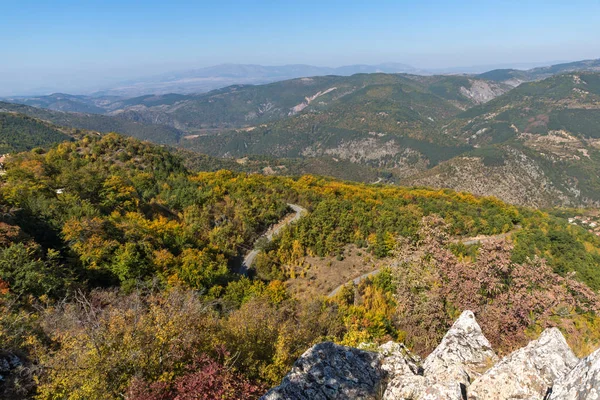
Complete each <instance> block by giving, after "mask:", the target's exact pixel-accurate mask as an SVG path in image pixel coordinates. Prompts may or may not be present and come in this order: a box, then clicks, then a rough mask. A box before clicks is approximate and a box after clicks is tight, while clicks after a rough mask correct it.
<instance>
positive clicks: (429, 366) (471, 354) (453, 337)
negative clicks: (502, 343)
mask: <svg viewBox="0 0 600 400" xmlns="http://www.w3.org/2000/svg"><path fill="white" fill-rule="evenodd" d="M496 361H498V357H497V356H496V353H495V352H494V350H492V345H491V344H490V342H489V341H488V340H487V339H486V337H485V336H484V335H483V332H481V327H480V326H479V324H478V323H477V321H476V320H475V315H474V314H473V313H472V312H471V311H465V312H463V313H462V314H461V316H460V317H459V318H458V320H456V322H455V323H454V325H452V328H450V330H449V331H448V333H446V336H444V338H443V339H442V342H441V343H440V345H439V346H438V347H437V348H436V349H435V350H434V351H433V352H432V353H431V354H430V355H429V356H428V357H427V359H426V360H425V362H424V363H423V369H424V375H425V376H427V377H435V379H436V381H438V382H452V381H456V382H459V383H461V384H463V385H465V386H469V384H470V383H471V382H472V381H473V380H474V379H475V378H476V377H478V376H479V375H481V374H482V373H483V372H485V371H486V370H488V369H489V368H490V367H491V366H492V365H494V363H495V362H496Z"/></svg>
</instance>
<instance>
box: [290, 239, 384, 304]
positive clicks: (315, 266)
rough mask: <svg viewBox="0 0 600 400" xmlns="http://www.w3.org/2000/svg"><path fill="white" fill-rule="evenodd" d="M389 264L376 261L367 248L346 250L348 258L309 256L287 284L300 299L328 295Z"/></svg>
mask: <svg viewBox="0 0 600 400" xmlns="http://www.w3.org/2000/svg"><path fill="white" fill-rule="evenodd" d="M388 264H389V260H387V259H376V258H374V257H373V256H372V255H371V254H368V253H367V252H366V251H365V249H359V248H357V247H356V246H354V245H349V246H346V247H345V248H344V259H343V260H338V259H337V258H336V257H324V258H321V257H305V259H304V263H303V265H302V266H300V267H296V269H295V278H292V279H289V280H288V281H287V286H288V290H289V291H290V292H291V293H292V294H293V295H294V296H295V297H296V298H298V299H300V300H304V299H311V298H315V297H318V296H326V295H327V294H329V293H330V292H331V291H332V290H333V289H335V288H336V287H338V286H339V285H341V284H343V283H346V282H348V281H351V280H352V279H354V278H356V277H359V276H361V275H363V274H365V273H368V272H371V271H374V270H376V269H379V268H382V267H384V266H386V265H388Z"/></svg>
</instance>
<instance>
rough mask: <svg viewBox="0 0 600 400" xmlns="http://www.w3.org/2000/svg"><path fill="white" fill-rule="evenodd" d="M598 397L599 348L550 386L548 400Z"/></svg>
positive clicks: (580, 399)
mask: <svg viewBox="0 0 600 400" xmlns="http://www.w3.org/2000/svg"><path fill="white" fill-rule="evenodd" d="M598 399H600V349H598V350H596V351H595V352H593V353H592V354H591V355H589V356H588V357H586V358H584V359H582V360H581V361H580V362H579V363H578V364H577V366H576V367H575V368H574V369H573V370H571V371H570V372H569V373H568V374H567V375H566V376H565V377H564V378H563V379H561V380H559V381H558V382H557V383H556V385H555V386H554V387H553V388H552V394H551V395H550V400H598Z"/></svg>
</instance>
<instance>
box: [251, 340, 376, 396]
mask: <svg viewBox="0 0 600 400" xmlns="http://www.w3.org/2000/svg"><path fill="white" fill-rule="evenodd" d="M382 359H383V356H382V355H380V354H378V353H374V352H368V351H363V350H359V349H355V348H352V347H346V346H340V345H336V344H334V343H331V342H324V343H319V344H317V345H315V346H313V347H312V348H310V349H309V350H308V351H306V352H305V353H304V354H303V355H302V356H301V357H300V358H299V359H298V360H297V361H296V363H295V364H294V366H293V368H292V371H291V372H290V373H289V374H287V375H286V377H285V378H284V379H283V381H282V382H281V385H279V386H277V387H275V388H273V389H271V390H270V391H269V392H268V393H267V394H265V395H264V396H263V397H261V399H262V400H284V399H285V400H296V399H297V400H330V399H365V400H366V399H377V398H380V396H381V391H382V382H383V379H384V377H385V371H383V370H382V369H381V363H382Z"/></svg>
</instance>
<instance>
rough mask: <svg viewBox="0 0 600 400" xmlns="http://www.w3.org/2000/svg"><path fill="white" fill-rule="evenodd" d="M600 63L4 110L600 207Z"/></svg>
mask: <svg viewBox="0 0 600 400" xmlns="http://www.w3.org/2000/svg"><path fill="white" fill-rule="evenodd" d="M597 68H598V63H597V62H596V61H582V62H577V63H570V64H561V65H556V66H552V67H547V68H546V67H544V68H541V67H540V68H535V69H532V70H528V71H520V72H519V71H516V70H510V71H490V72H488V73H484V74H479V75H472V76H456V75H455V76H451V75H445V76H442V75H437V76H436V75H432V76H425V75H410V74H406V73H400V74H384V73H376V74H356V75H351V76H316V77H310V78H297V79H291V80H286V81H281V82H274V83H269V84H266V85H234V86H230V87H226V88H222V89H217V90H214V91H211V92H208V93H204V94H164V95H161V94H159V95H145V96H141V97H136V98H130V99H123V98H118V97H114V96H113V97H106V96H105V97H98V98H92V97H86V96H71V95H64V94H56V95H51V96H46V97H39V98H30V99H26V100H19V99H16V100H15V101H24V102H25V103H27V104H31V105H35V106H37V107H44V108H49V109H52V110H47V111H45V110H43V109H39V108H31V107H30V108H27V107H26V106H19V105H14V104H10V103H2V110H4V111H10V112H18V113H22V114H25V115H28V116H30V117H34V118H39V119H41V120H44V121H49V122H51V123H53V124H56V125H64V126H72V127H75V128H80V129H87V130H92V131H98V132H109V131H117V132H121V133H124V134H128V135H132V136H134V137H138V138H140V139H144V140H151V141H154V142H156V143H162V144H167V145H170V146H175V147H179V148H182V149H186V150H191V151H192V152H195V153H201V154H205V155H208V156H211V157H217V158H219V159H221V160H222V161H218V160H216V159H215V160H214V161H213V162H211V163H210V164H211V165H224V166H225V165H226V166H227V168H230V169H235V170H239V171H248V172H259V173H264V174H275V175H290V174H291V175H295V174H304V173H313V174H318V175H326V176H333V177H338V178H342V179H348V180H356V181H363V182H386V183H392V184H401V185H416V186H420V185H422V186H432V187H447V188H452V189H455V190H462V191H467V192H471V193H475V194H478V195H493V196H496V197H498V198H500V199H502V200H505V201H508V202H510V203H513V204H519V205H529V206H535V207H550V206H556V205H563V206H572V207H576V206H595V205H597V204H598V202H599V201H600V182H597V180H598V179H597V176H598V172H600V171H598V168H599V167H600V166H599V164H598V162H599V161H600V158H599V157H600V156H599V154H600V153H599V147H600V145H599V144H598V143H596V142H597V138H596V137H597V136H599V135H600V134H599V133H598V131H597V126H598V121H599V119H600V114H598V112H599V110H600V92H598V82H599V79H600V78H599V75H598V73H596V72H594V71H595V70H596V69H597ZM574 71H575V72H576V73H572V72H574ZM590 71H591V72H590ZM517 72H518V73H517ZM516 77H518V79H517V78H516ZM515 79H517V80H518V82H516V81H514V80H515ZM515 82H516V83H515ZM517 83H518V85H517ZM69 110H71V111H78V112H77V113H73V112H70V111H69ZM65 111H67V112H65ZM82 111H83V112H82ZM94 113H97V114H94ZM186 154H188V153H186ZM198 157H199V158H201V157H203V156H198ZM248 157H249V158H248ZM187 158H188V159H189V160H190V162H193V161H191V160H192V159H193V158H194V157H192V156H191V155H188V156H187ZM236 160H242V161H240V162H238V161H236ZM244 160H250V161H249V162H246V161H244ZM196 163H197V162H196ZM205 165H206V164H205Z"/></svg>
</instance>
